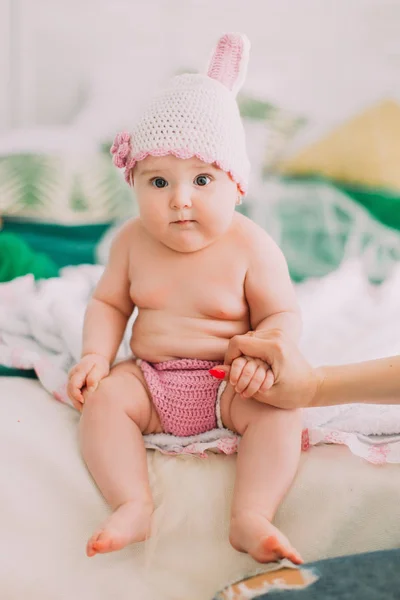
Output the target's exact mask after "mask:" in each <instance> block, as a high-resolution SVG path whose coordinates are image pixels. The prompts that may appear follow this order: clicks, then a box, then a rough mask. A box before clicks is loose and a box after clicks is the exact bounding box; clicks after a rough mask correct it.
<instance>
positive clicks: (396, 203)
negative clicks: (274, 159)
mask: <svg viewBox="0 0 400 600" xmlns="http://www.w3.org/2000/svg"><path fill="white" fill-rule="evenodd" d="M282 181H286V182H288V183H290V182H292V183H297V184H305V185H307V184H313V183H320V184H325V185H329V186H330V187H331V188H335V189H337V190H339V191H340V192H342V193H343V194H345V195H346V196H347V197H350V198H351V199H352V200H354V201H355V202H357V204H359V205H360V206H362V207H363V208H365V209H366V210H367V211H368V212H369V213H370V214H371V215H372V216H373V217H374V219H376V220H377V221H379V222H380V223H382V224H383V225H386V227H391V228H392V229H396V230H397V231H400V194H399V193H396V192H392V191H390V190H384V189H372V188H367V187H363V186H357V185H348V184H345V183H340V182H338V181H331V180H329V179H327V178H324V177H321V176H319V175H304V176H289V175H285V176H283V177H282Z"/></svg>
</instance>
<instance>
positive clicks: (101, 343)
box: [82, 223, 134, 364]
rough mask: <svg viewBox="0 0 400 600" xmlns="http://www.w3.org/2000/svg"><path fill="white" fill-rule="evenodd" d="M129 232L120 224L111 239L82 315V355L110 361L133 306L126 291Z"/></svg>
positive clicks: (128, 284)
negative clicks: (108, 253) (100, 357)
mask: <svg viewBox="0 0 400 600" xmlns="http://www.w3.org/2000/svg"><path fill="white" fill-rule="evenodd" d="M128 225H130V223H129V224H128ZM130 235H131V232H130V229H129V227H124V228H123V229H122V230H121V231H120V232H119V234H118V235H117V237H116V238H115V240H114V242H113V244H112V246H111V251H110V258H109V261H108V264H107V266H106V268H105V271H104V273H103V276H102V277H101V279H100V281H99V283H98V284H97V286H96V289H95V290H94V293H93V296H92V298H91V300H90V302H89V304H88V307H87V310H86V314H85V322H84V327H83V346H82V356H86V355H87V354H93V353H95V354H100V355H101V356H104V357H105V358H106V359H107V360H108V362H109V363H110V364H111V363H112V362H113V361H114V359H115V356H116V354H117V351H118V348H119V345H120V343H121V340H122V336H123V335H124V331H125V327H126V324H127V322H128V319H129V317H130V316H131V314H132V311H133V308H134V306H133V302H132V300H131V297H130V293H129V287H130V281H129V237H130Z"/></svg>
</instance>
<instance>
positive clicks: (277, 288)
mask: <svg viewBox="0 0 400 600" xmlns="http://www.w3.org/2000/svg"><path fill="white" fill-rule="evenodd" d="M247 234H250V235H247V236H246V237H247V239H246V244H245V247H247V248H248V265H249V266H248V270H247V274H246V279H245V295H246V299H247V303H248V306H249V311H250V323H251V327H252V330H257V331H268V330H270V331H271V334H272V332H273V331H277V330H279V331H281V332H283V334H284V335H285V336H287V335H288V336H289V337H290V338H292V339H293V340H294V341H295V342H297V341H298V339H299V337H300V333H301V319H300V312H299V308H298V305H297V300H296V296H295V292H294V288H293V285H292V283H291V280H290V276H289V271H288V267H287V264H286V260H285V258H284V256H283V254H282V252H281V250H280V249H279V247H278V246H277V245H276V244H275V242H274V241H273V240H272V239H271V238H270V237H269V236H268V235H267V234H266V233H265V232H264V231H263V230H262V229H261V228H259V227H258V226H256V225H254V224H252V225H251V226H250V227H249V231H248V232H247ZM229 381H230V383H231V385H232V386H233V387H234V388H235V390H236V392H237V393H239V394H241V395H242V396H243V397H245V398H251V397H253V396H254V395H255V394H257V393H258V392H259V391H260V390H261V389H262V390H263V391H264V392H266V391H267V390H268V389H269V388H271V386H272V385H273V384H274V376H273V373H272V371H271V370H269V368H268V365H266V364H265V363H264V362H263V361H260V360H256V359H251V358H248V357H244V356H243V357H239V358H237V359H235V360H234V361H233V363H232V366H231V370H230V374H229Z"/></svg>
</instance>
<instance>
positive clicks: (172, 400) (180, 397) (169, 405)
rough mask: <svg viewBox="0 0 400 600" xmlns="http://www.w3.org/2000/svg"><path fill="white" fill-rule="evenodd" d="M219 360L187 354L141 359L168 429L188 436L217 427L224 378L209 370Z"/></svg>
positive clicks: (165, 427)
mask: <svg viewBox="0 0 400 600" xmlns="http://www.w3.org/2000/svg"><path fill="white" fill-rule="evenodd" d="M217 364H218V363H216V362H213V361H208V360H198V359H188V358H184V359H179V360H169V361H166V362H162V363H155V364H151V363H148V362H146V361H144V360H143V361H141V362H140V367H141V369H142V371H143V374H144V377H145V380H146V383H147V385H148V387H149V390H150V393H151V396H152V399H153V402H154V405H155V407H156V410H157V412H158V414H159V416H160V420H161V424H162V426H163V429H164V431H165V433H172V434H173V435H176V436H182V437H186V436H188V435H197V434H199V433H203V432H205V431H210V430H211V429H215V427H217V418H216V412H215V406H216V401H217V393H218V388H219V386H220V385H221V382H220V381H219V380H217V379H215V378H214V377H212V376H211V375H210V374H209V372H208V371H209V369H212V367H215V366H216V365H217Z"/></svg>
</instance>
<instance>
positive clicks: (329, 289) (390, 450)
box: [0, 262, 400, 462]
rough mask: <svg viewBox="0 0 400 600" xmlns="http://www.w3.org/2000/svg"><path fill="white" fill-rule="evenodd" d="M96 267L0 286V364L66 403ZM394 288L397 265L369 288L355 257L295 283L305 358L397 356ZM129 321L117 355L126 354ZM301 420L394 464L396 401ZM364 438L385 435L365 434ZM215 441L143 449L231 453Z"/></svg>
mask: <svg viewBox="0 0 400 600" xmlns="http://www.w3.org/2000/svg"><path fill="white" fill-rule="evenodd" d="M101 272H102V267H99V266H89V265H84V266H80V267H68V268H66V269H64V270H63V271H62V275H61V277H60V278H55V279H50V280H46V281H41V282H39V283H35V281H34V279H33V277H32V276H29V275H28V276H26V277H21V278H19V279H16V280H14V281H12V282H10V283H6V284H2V285H0V364H3V365H5V366H10V367H19V368H23V369H27V368H33V369H35V371H36V373H37V374H38V377H39V379H40V381H41V382H42V384H43V385H44V387H45V388H46V389H47V390H48V391H49V392H50V393H52V394H53V396H54V397H55V398H56V399H58V400H60V401H62V402H66V403H68V402H69V400H68V398H67V395H66V391H65V384H66V377H67V373H68V370H69V369H70V367H71V366H72V365H73V364H74V363H75V362H76V361H77V360H78V359H79V356H80V351H81V332H82V324H83V318H84V311H85V307H86V304H87V301H88V299H89V297H90V294H91V293H92V290H93V288H94V286H95V285H96V282H97V281H98V278H99V277H100V275H101ZM399 289H400V265H399V267H398V268H397V270H395V272H394V274H393V275H392V277H391V279H390V280H388V281H387V282H386V283H384V284H382V285H381V286H379V287H374V286H372V285H369V284H368V282H367V281H366V279H365V277H364V274H363V273H362V266H361V264H360V263H358V262H350V263H347V264H345V265H344V266H343V267H342V268H341V269H340V270H339V271H337V272H335V273H332V274H331V275H329V276H327V277H325V278H324V279H322V280H316V281H310V282H307V283H305V284H303V285H299V286H298V287H297V291H298V297H299V300H300V304H301V308H302V313H303V318H304V324H305V333H304V336H303V350H304V352H305V354H306V356H308V358H309V359H310V361H311V362H312V363H313V364H315V365H317V364H323V363H330V364H332V363H344V362H349V361H356V360H366V359H369V358H376V357H381V356H387V355H391V354H398V353H400V302H399V299H398V295H399V292H398V290H399ZM134 317H135V315H133V316H132V319H134ZM132 319H131V321H130V323H129V324H128V327H127V334H126V336H125V338H124V341H123V343H122V344H121V348H120V350H119V354H118V358H125V357H127V356H129V354H130V350H129V330H130V326H131V322H132ZM304 423H305V428H307V429H308V435H307V436H306V445H307V444H311V445H314V444H318V443H323V442H326V443H342V444H346V445H348V446H349V447H350V448H351V450H352V451H353V452H354V453H355V454H357V455H359V456H363V457H364V458H366V459H367V460H370V461H371V462H400V407H399V406H386V407H382V406H373V405H364V406H362V405H353V406H350V405H343V406H338V407H330V408H324V409H309V410H307V411H305V415H304ZM356 434H358V435H356ZM370 435H381V436H382V435H384V436H390V437H389V438H388V437H386V438H384V439H379V440H376V439H368V438H366V437H365V436H370ZM220 438H221V435H219V436H215V435H214V434H212V435H211V437H210V436H209V435H208V436H203V437H202V436H200V437H199V438H197V439H196V440H190V441H189V440H182V439H181V440H180V439H179V438H173V436H164V437H162V436H161V437H158V438H157V436H151V437H149V438H148V439H147V446H148V447H159V449H161V450H163V451H165V452H171V453H173V452H182V451H184V452H190V453H200V454H202V453H204V450H207V449H212V448H216V449H219V450H221V451H223V452H225V453H228V454H229V453H231V452H234V451H235V450H236V447H237V444H236V441H235V440H233V439H232V436H231V435H230V434H229V432H227V431H224V432H223V434H222V441H221V439H220ZM157 440H158V441H157Z"/></svg>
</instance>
